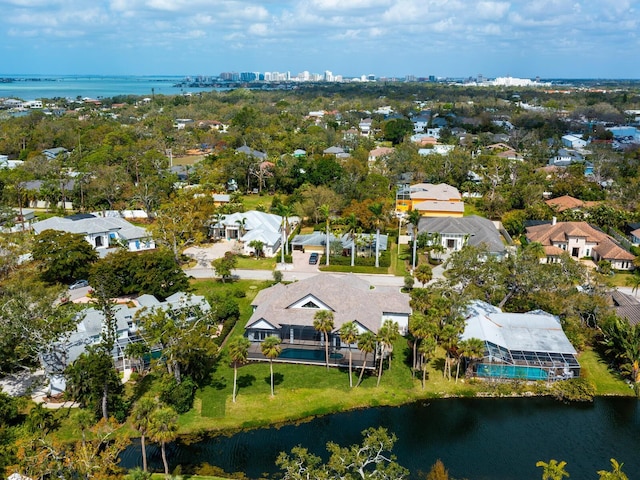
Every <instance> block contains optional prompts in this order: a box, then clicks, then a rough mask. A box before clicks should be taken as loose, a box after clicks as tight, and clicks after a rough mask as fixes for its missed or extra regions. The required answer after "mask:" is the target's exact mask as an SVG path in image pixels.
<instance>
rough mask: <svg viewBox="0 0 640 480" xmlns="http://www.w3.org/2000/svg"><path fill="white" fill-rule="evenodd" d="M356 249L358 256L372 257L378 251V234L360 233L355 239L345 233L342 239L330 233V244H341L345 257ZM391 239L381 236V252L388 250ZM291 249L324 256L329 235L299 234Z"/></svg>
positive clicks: (321, 233)
mask: <svg viewBox="0 0 640 480" xmlns="http://www.w3.org/2000/svg"><path fill="white" fill-rule="evenodd" d="M354 240H355V247H356V255H357V256H359V257H371V256H374V255H375V251H376V234H375V233H358V234H356V235H355V238H352V237H351V235H350V234H348V233H345V234H343V235H341V236H340V237H337V236H335V235H334V234H333V233H329V242H340V244H341V248H342V252H343V254H344V255H351V249H352V248H353V246H354ZM388 241H389V238H388V236H387V235H383V234H382V233H381V234H380V247H379V249H378V251H379V252H384V251H386V250H387V245H388ZM291 248H292V249H293V250H304V251H305V252H318V253H321V254H324V253H325V252H326V248H327V234H326V233H325V232H313V233H306V234H299V235H296V236H295V237H293V239H292V240H291Z"/></svg>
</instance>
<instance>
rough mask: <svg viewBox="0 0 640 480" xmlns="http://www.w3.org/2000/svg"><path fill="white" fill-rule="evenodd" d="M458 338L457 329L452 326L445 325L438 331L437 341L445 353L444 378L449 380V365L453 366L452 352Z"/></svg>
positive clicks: (458, 331) (456, 346) (456, 345)
mask: <svg viewBox="0 0 640 480" xmlns="http://www.w3.org/2000/svg"><path fill="white" fill-rule="evenodd" d="M459 337H460V330H459V328H457V327H455V326H454V325H445V326H444V328H442V330H441V331H440V334H439V341H440V345H442V348H444V351H445V359H444V372H443V374H444V376H445V377H446V378H448V379H449V380H451V365H452V364H453V357H454V352H455V351H456V350H457V348H458V342H459Z"/></svg>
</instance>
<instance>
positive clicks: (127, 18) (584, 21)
mask: <svg viewBox="0 0 640 480" xmlns="http://www.w3.org/2000/svg"><path fill="white" fill-rule="evenodd" d="M639 60H640V0H527V1H521V0H513V1H499V0H498V1H473V0H262V1H258V0H242V1H240V0H110V1H105V0H0V73H1V74H5V75H6V74H19V73H26V74H123V75H124V74H133V75H153V74H162V75H169V74H171V75H198V74H202V75H217V74H219V73H220V72H222V71H238V72H240V71H259V72H263V71H281V72H282V71H291V73H292V74H294V75H295V74H297V73H299V72H301V71H304V70H307V71H310V72H319V73H320V72H323V71H324V70H331V71H332V72H333V73H334V74H341V75H344V76H359V75H362V74H369V73H373V74H376V75H378V76H405V75H416V76H427V75H435V76H441V77H443V76H448V77H466V76H475V75H477V74H480V73H481V74H483V75H485V76H487V77H497V76H509V75H510V76H514V77H524V78H532V77H535V76H537V75H539V76H541V77H543V78H551V77H554V78H636V79H637V78H640V61H639Z"/></svg>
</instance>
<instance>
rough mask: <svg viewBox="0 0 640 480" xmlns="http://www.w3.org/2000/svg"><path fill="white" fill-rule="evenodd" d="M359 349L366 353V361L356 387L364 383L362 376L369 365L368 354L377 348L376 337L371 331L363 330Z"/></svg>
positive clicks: (363, 363) (359, 339)
mask: <svg viewBox="0 0 640 480" xmlns="http://www.w3.org/2000/svg"><path fill="white" fill-rule="evenodd" d="M358 349H359V350H360V351H361V352H362V353H364V361H363V362H362V370H360V377H359V378H358V383H357V384H356V387H357V386H358V385H360V384H361V383H362V376H363V375H364V369H365V368H366V366H367V354H369V353H373V352H374V351H375V349H376V337H375V335H374V334H373V333H371V332H368V331H367V332H363V333H361V334H360V336H359V337H358Z"/></svg>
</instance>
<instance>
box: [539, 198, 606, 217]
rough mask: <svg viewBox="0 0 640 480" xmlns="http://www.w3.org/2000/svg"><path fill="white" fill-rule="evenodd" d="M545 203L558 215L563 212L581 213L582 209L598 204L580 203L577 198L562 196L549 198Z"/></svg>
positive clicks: (594, 202) (590, 202)
mask: <svg viewBox="0 0 640 480" xmlns="http://www.w3.org/2000/svg"><path fill="white" fill-rule="evenodd" d="M545 203H546V204H547V205H549V206H550V207H551V208H553V209H554V210H555V211H557V212H558V213H561V212H564V211H565V210H573V211H582V210H584V209H587V208H590V207H594V206H596V205H598V204H599V203H600V202H597V201H582V200H580V199H578V198H574V197H572V196H571V195H562V196H561V197H556V198H551V199H549V200H545Z"/></svg>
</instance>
